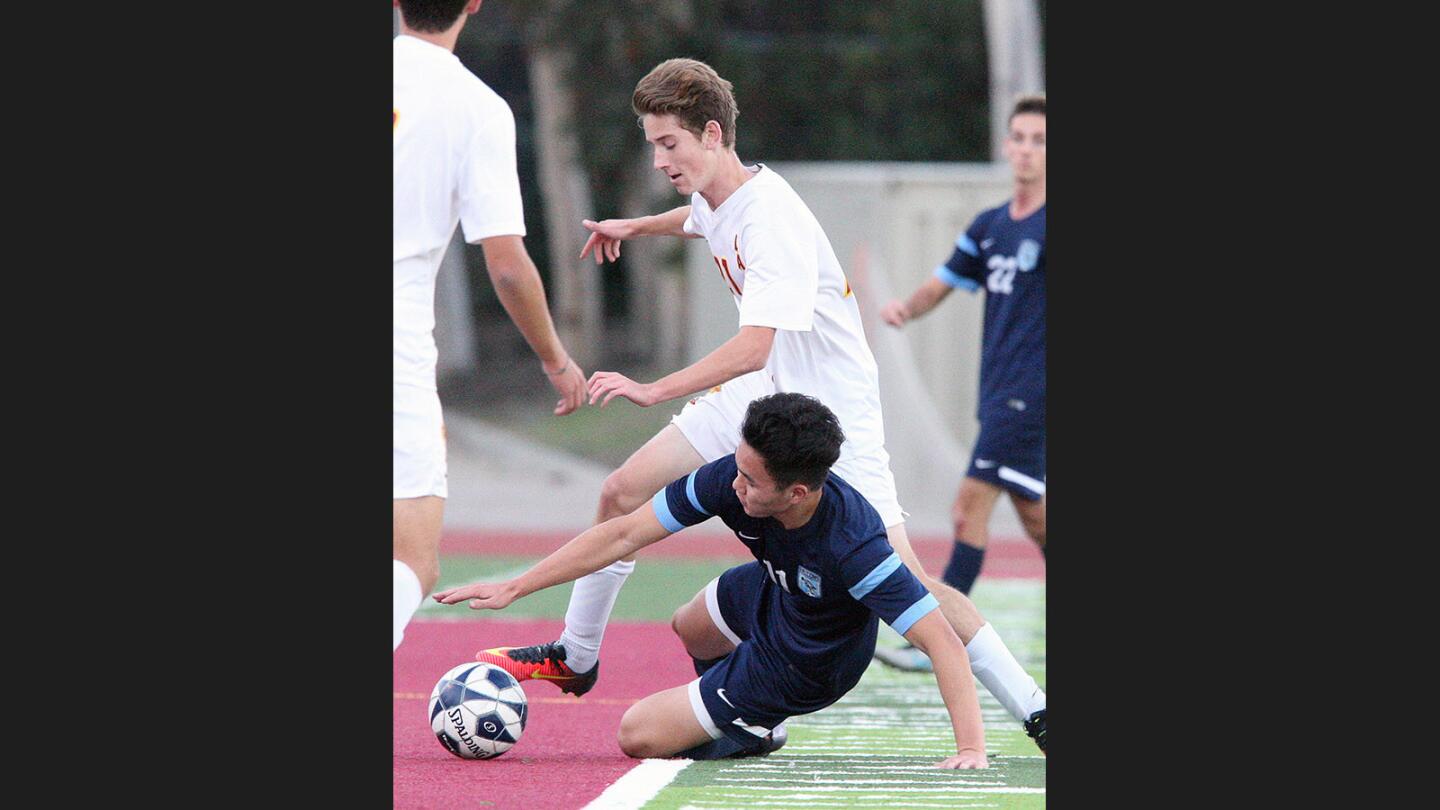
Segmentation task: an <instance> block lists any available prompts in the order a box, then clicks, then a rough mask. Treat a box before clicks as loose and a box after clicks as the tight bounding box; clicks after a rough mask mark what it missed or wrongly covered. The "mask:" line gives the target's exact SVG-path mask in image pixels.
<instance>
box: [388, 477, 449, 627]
mask: <svg viewBox="0 0 1440 810" xmlns="http://www.w3.org/2000/svg"><path fill="white" fill-rule="evenodd" d="M393 503H394V509H393V510H392V514H393V523H392V526H393V542H394V549H395V588H394V607H395V609H394V640H395V648H397V649H398V648H399V646H400V640H401V638H402V637H403V636H404V632H405V626H406V625H408V624H409V623H410V617H411V616H413V615H414V614H415V609H416V608H417V607H419V606H420V600H421V599H424V598H425V594H427V593H429V592H430V590H431V589H432V588H434V587H435V582H436V580H438V579H439V578H440V527H441V523H442V520H443V518H444V515H445V499H444V498H441V497H438V496H435V495H427V496H425V497H422V498H397V499H395V500H394V501H393Z"/></svg>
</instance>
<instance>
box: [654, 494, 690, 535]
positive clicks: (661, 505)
mask: <svg viewBox="0 0 1440 810" xmlns="http://www.w3.org/2000/svg"><path fill="white" fill-rule="evenodd" d="M650 504H651V505H652V506H654V507H655V517H657V518H659V520H660V525H661V526H664V527H665V530H666V531H668V532H670V533H671V534H674V533H675V532H678V531H680V530H681V529H683V528H685V524H683V523H681V522H680V521H678V520H676V519H675V516H674V515H672V514H670V502H669V501H666V500H665V490H663V489H662V490H660V491H659V492H657V493H655V497H653V498H651V499H650Z"/></svg>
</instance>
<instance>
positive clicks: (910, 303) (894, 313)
mask: <svg viewBox="0 0 1440 810" xmlns="http://www.w3.org/2000/svg"><path fill="white" fill-rule="evenodd" d="M952 289H953V288H952V287H951V286H950V285H948V284H946V283H945V282H943V281H941V280H940V279H938V278H934V277H933V276H932V277H931V278H928V279H926V280H925V283H924V284H921V285H920V288H919V289H917V290H916V291H915V292H914V293H912V294H911V295H910V297H909V298H907V299H905V300H904V301H903V302H901V301H899V300H895V301H891V302H890V303H888V304H886V305H885V306H884V307H883V308H881V310H880V317H881V318H882V319H884V321H885V322H886V323H888V324H890V325H891V326H894V327H897V328H898V327H901V326H904V325H905V322H906V321H912V320H914V319H916V318H918V317H920V316H921V315H924V314H925V313H927V312H929V311H930V310H932V309H934V308H935V306H936V305H937V304H939V303H940V302H941V301H943V300H945V296H947V295H949V294H950V291H951V290H952Z"/></svg>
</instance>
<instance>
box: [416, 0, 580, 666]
mask: <svg viewBox="0 0 1440 810" xmlns="http://www.w3.org/2000/svg"><path fill="white" fill-rule="evenodd" d="M480 3H481V0H395V6H396V7H397V8H399V9H400V35H399V36H397V37H395V39H394V41H393V44H392V48H393V55H392V56H393V61H394V73H395V94H394V105H395V106H394V114H393V119H392V125H391V126H392V128H393V130H394V140H395V160H394V166H393V169H394V195H395V196H394V233H393V236H394V250H393V254H392V259H393V262H394V267H395V393H394V412H395V458H394V479H395V481H394V499H395V501H394V503H395V509H394V540H395V588H394V596H395V602H394V603H395V612H394V619H395V622H394V628H395V633H394V639H395V645H394V646H395V648H398V647H399V646H400V640H401V638H403V636H404V631H405V626H406V625H407V624H409V622H410V617H411V616H412V615H413V614H414V612H415V609H416V608H417V607H419V605H420V600H421V599H423V598H424V596H425V594H426V593H429V592H430V589H431V588H433V587H435V582H436V580H437V579H438V578H439V576H440V560H439V548H440V526H441V519H442V517H443V515H444V509H445V496H446V482H445V429H444V424H443V421H442V417H441V413H440V398H439V396H438V394H437V393H436V387H435V361H436V348H435V339H434V335H433V332H434V328H435V275H436V273H437V272H438V271H439V269H440V260H441V259H442V258H443V257H444V255H445V249H446V247H447V246H448V245H449V244H450V237H451V236H452V235H453V234H454V233H455V226H456V224H457V223H459V224H460V226H461V227H462V228H463V229H464V234H465V241H467V242H469V243H470V244H476V243H478V244H480V245H481V246H482V248H483V249H484V251H485V264H486V267H487V269H488V270H489V273H490V279H491V281H492V282H493V283H494V284H495V292H496V294H497V295H498V296H499V297H500V302H501V303H502V304H503V305H504V307H505V311H506V312H507V313H509V315H510V318H511V319H512V320H513V321H514V322H515V325H516V326H517V327H519V328H520V332H521V333H522V334H523V335H524V336H525V340H526V342H528V343H529V344H530V348H531V349H533V350H534V351H535V354H537V355H539V358H540V364H541V367H542V368H543V369H544V373H545V374H546V375H547V376H548V377H549V378H550V384H551V385H552V386H554V388H555V390H556V392H557V393H559V395H560V401H559V402H557V403H556V405H555V413H556V414H567V413H570V412H571V411H573V410H575V409H576V408H578V407H580V406H581V405H582V404H583V403H584V398H585V374H584V372H582V371H581V370H580V368H579V367H577V366H576V365H575V364H574V363H573V362H571V360H570V357H569V355H568V354H567V353H566V352H565V347H564V346H563V345H561V343H560V338H559V337H558V336H556V334H555V327H554V325H553V324H552V323H551V321H550V312H549V310H548V309H546V302H545V290H544V287H542V286H541V282H540V274H539V273H538V272H537V271H536V269H535V265H534V263H533V262H531V261H530V256H529V254H528V253H527V252H526V250H525V244H524V241H523V239H522V237H523V236H524V235H525V222H524V218H523V216H522V209H521V202H520V179H519V176H518V175H517V174H516V172H515V119H514V117H513V116H512V115H511V113H510V107H509V105H507V104H506V103H505V101H504V100H503V99H501V98H500V96H498V95H496V94H495V92H494V91H493V90H491V89H490V88H489V87H486V86H485V83H484V82H482V81H480V79H479V78H478V77H477V76H475V75H474V74H473V73H471V72H470V71H469V70H467V69H466V68H465V66H464V65H462V64H461V63H460V60H459V59H457V58H456V57H455V54H454V50H455V40H456V39H457V38H458V37H459V36H460V29H461V28H463V27H464V25H465V22H466V21H467V20H468V19H469V16H470V15H471V14H474V13H475V12H477V11H478V10H479V9H480Z"/></svg>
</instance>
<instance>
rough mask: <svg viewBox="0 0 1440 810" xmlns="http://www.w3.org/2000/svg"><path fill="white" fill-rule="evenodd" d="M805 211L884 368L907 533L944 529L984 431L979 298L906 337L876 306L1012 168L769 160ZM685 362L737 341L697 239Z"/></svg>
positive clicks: (924, 266)
mask: <svg viewBox="0 0 1440 810" xmlns="http://www.w3.org/2000/svg"><path fill="white" fill-rule="evenodd" d="M767 165H769V166H770V168H772V169H774V170H775V171H777V172H778V173H779V174H780V175H781V176H782V177H784V178H785V179H786V180H787V181H788V182H789V183H790V184H791V186H793V187H794V188H795V190H796V191H797V192H798V193H799V194H800V196H801V198H803V199H804V200H805V202H806V204H808V205H809V206H810V210H811V211H812V212H813V213H814V214H815V217H816V219H818V220H819V221H820V224H821V226H822V227H824V229H825V232H826V234H827V235H828V236H829V237H830V243H831V245H832V246H833V247H834V248H835V255H836V256H837V257H838V258H839V259H840V264H841V266H842V267H843V268H844V270H845V273H846V276H847V277H848V278H849V280H850V284H851V286H852V287H854V289H855V293H856V300H857V302H858V303H859V305H860V312H861V317H862V319H863V321H864V324H865V334H866V337H867V338H868V340H869V342H870V347H871V350H872V351H873V352H874V353H875V359H876V363H877V364H878V365H879V368H880V388H881V391H880V393H881V401H882V407H883V408H884V409H885V431H886V449H887V450H889V452H890V455H891V469H892V470H893V471H894V473H895V477H896V484H897V487H898V488H899V492H900V502H901V504H902V505H903V506H904V507H905V509H906V510H908V511H909V512H910V513H911V519H910V523H911V526H912V533H914V532H915V531H916V530H919V531H937V532H940V531H944V530H946V529H945V527H946V526H948V520H949V519H948V514H949V505H950V502H951V500H952V499H953V498H954V493H955V488H956V487H957V486H958V485H959V482H960V478H961V477H962V476H963V475H964V468H965V465H966V464H968V463H969V453H970V448H971V446H972V445H973V443H974V440H975V436H976V433H977V431H978V428H979V425H978V423H977V422H976V421H975V399H976V390H977V387H978V384H979V361H980V326H981V316H982V313H983V306H982V305H983V298H982V296H983V293H974V294H971V293H966V292H964V291H958V290H957V291H956V292H954V293H952V294H951V295H950V296H949V297H948V298H946V299H945V301H944V302H943V303H941V304H940V306H939V307H937V308H936V309H935V310H933V311H932V312H931V313H930V314H929V315H927V316H926V317H924V318H922V319H920V320H918V321H914V322H912V323H911V324H909V325H908V326H906V328H905V329H904V330H903V331H899V330H896V329H894V328H892V327H890V326H888V325H886V324H885V323H884V322H883V321H881V320H880V317H879V312H880V307H881V306H883V305H884V303H885V302H886V301H888V300H890V299H891V298H903V297H905V296H908V295H909V294H910V293H911V292H913V291H914V290H915V288H916V287H918V286H919V285H920V284H921V283H922V282H923V281H924V280H925V279H926V278H928V277H929V276H930V273H931V272H932V271H933V270H934V269H935V267H936V265H938V264H940V263H941V262H943V261H945V259H947V258H948V257H949V256H950V252H951V250H953V248H954V245H955V239H956V237H957V236H959V234H960V233H962V232H963V231H964V229H965V228H966V226H968V225H969V224H970V220H971V219H972V218H974V216H975V215H976V214H978V213H979V212H980V211H981V210H983V209H985V208H988V207H991V206H994V205H998V204H999V203H1001V202H1002V201H1004V200H1005V199H1007V198H1008V197H1009V196H1010V192H1011V181H1010V174H1009V169H1008V167H1007V166H1005V165H1003V164H1000V165H992V164H954V163H944V164H941V163H774V164H767ZM686 247H687V250H686V268H685V273H686V282H687V284H686V296H687V308H688V314H689V326H688V328H689V334H688V335H687V340H686V344H687V354H688V358H687V362H693V361H694V360H697V359H699V358H700V357H703V356H704V355H705V354H707V353H708V352H710V351H711V350H713V349H714V348H715V347H716V346H718V345H720V344H721V343H723V342H724V341H725V340H727V339H729V338H730V337H731V336H733V335H734V334H735V331H736V328H737V327H736V322H737V319H736V311H735V306H734V304H733V302H732V298H731V296H730V295H729V293H727V292H726V290H725V287H724V284H723V283H722V282H721V280H720V279H719V277H718V275H717V273H716V270H715V263H714V261H713V260H712V258H711V256H710V252H709V250H708V249H707V247H706V244H705V242H704V240H698V239H697V240H689V241H688V242H687V244H686Z"/></svg>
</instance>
